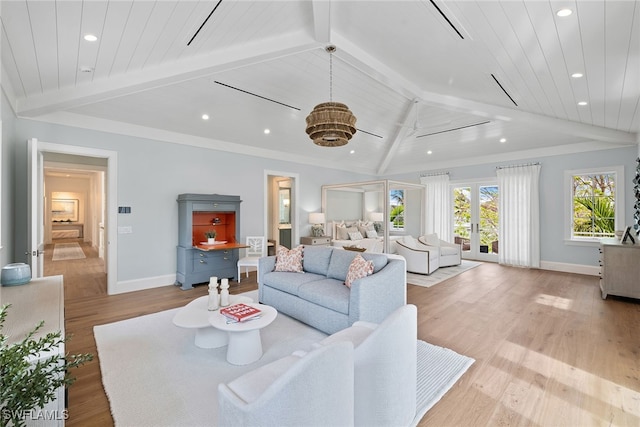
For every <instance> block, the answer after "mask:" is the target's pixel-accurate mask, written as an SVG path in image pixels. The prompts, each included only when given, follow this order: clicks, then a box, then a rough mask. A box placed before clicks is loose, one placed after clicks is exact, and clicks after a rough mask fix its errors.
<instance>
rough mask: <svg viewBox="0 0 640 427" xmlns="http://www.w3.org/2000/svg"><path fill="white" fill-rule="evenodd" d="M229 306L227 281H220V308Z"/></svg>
mask: <svg viewBox="0 0 640 427" xmlns="http://www.w3.org/2000/svg"><path fill="white" fill-rule="evenodd" d="M228 305H229V279H222V280H221V281H220V307H226V306H228Z"/></svg>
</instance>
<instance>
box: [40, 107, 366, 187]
mask: <svg viewBox="0 0 640 427" xmlns="http://www.w3.org/2000/svg"><path fill="white" fill-rule="evenodd" d="M29 120H34V121H39V122H46V123H54V124H60V125H65V126H73V127H77V128H82V129H89V130H96V131H100V132H105V133H113V134H118V135H127V136H134V137H138V138H145V139H150V140H155V141H162V142H169V143H173V144H180V145H188V146H193V147H200V148H206V149H209V150H218V151H226V152H230V153H237V154H243V155H247V156H254V157H262V158H267V159H273V160H280V161H287V162H293V163H300V164H305V165H313V166H317V165H318V159H317V158H315V157H309V156H301V155H296V154H291V153H289V154H287V156H286V160H285V159H283V157H282V152H281V151H274V150H269V149H266V148H257V147H253V146H248V145H243V144H236V143H233V142H227V141H222V140H219V139H214V138H203V137H199V136H194V135H187V134H183V133H178V132H171V131H166V130H162V129H156V128H150V127H146V126H140V125H134V124H130V123H123V122H116V121H113V120H106V119H101V118H97V117H90V116H85V115H82V114H75V113H69V112H64V111H61V112H55V113H51V114H47V115H43V116H39V117H37V118H30V119H29ZM348 160H349V159H348V158H347V159H345V161H339V159H336V160H335V161H334V162H323V167H326V168H329V169H337V170H346V171H352V172H355V173H361V174H366V175H373V174H374V173H375V171H373V170H371V169H369V168H359V167H354V166H353V165H352V164H351V163H350V162H349V161H348Z"/></svg>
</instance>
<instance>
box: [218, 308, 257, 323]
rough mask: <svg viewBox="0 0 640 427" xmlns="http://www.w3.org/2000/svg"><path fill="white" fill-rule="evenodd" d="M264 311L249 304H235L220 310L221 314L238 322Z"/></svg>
mask: <svg viewBox="0 0 640 427" xmlns="http://www.w3.org/2000/svg"><path fill="white" fill-rule="evenodd" d="M260 313H262V311H260V309H257V308H255V307H252V306H250V305H247V304H234V305H230V306H229V307H225V308H223V309H221V310H220V314H222V315H223V316H225V317H228V318H229V319H232V320H235V321H236V322H244V321H245V320H249V319H252V318H254V317H256V316H258V315H260Z"/></svg>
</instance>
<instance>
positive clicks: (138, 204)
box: [2, 107, 372, 284]
mask: <svg viewBox="0 0 640 427" xmlns="http://www.w3.org/2000/svg"><path fill="white" fill-rule="evenodd" d="M9 109H10V108H9V107H6V108H3V112H5V111H6V110H9ZM5 115H6V114H5ZM7 122H9V123H7ZM5 123H6V124H9V126H5V128H4V130H5V132H4V138H3V139H4V150H5V153H4V154H5V156H4V157H3V174H6V173H7V172H8V171H7V169H6V166H7V165H9V164H15V165H16V167H15V174H14V176H12V177H9V179H3V182H2V185H3V190H5V191H3V193H2V197H3V201H2V221H3V235H2V238H3V240H4V242H3V243H6V242H9V241H13V242H14V245H9V244H7V245H6V250H4V251H3V253H2V256H3V265H4V264H5V263H6V262H9V261H12V262H26V261H27V260H26V258H25V256H24V252H25V250H26V249H27V226H28V221H27V200H26V193H27V168H26V166H27V163H26V162H27V143H26V141H27V140H28V139H29V138H37V139H38V140H39V141H44V142H50V143H58V144H66V145H75V146H83V147H91V148H98V149H104V150H111V151H116V152H117V153H118V202H117V203H118V206H131V212H132V213H131V214H120V215H118V226H131V227H132V228H133V233H132V234H120V235H118V246H117V253H118V278H117V280H118V282H123V281H131V280H136V279H144V278H153V277H157V276H165V275H170V274H175V271H176V245H177V240H178V231H177V229H178V204H177V203H176V196H177V195H178V194H180V193H206V194H212V193H218V194H229V195H239V196H240V197H241V199H242V200H243V202H242V204H241V218H240V221H241V234H242V236H241V238H242V239H244V236H246V235H263V234H265V230H264V229H263V228H264V215H265V212H264V188H265V183H264V174H265V170H271V171H279V172H287V173H292V174H299V177H300V178H299V182H298V185H299V193H298V196H299V197H298V201H297V204H296V206H297V208H298V212H299V220H300V229H301V230H302V232H301V235H305V234H304V230H309V229H310V227H309V225H308V224H307V221H308V212H318V211H319V210H320V207H321V190H320V189H321V186H322V184H327V183H343V182H352V181H365V180H370V179H371V178H372V177H371V176H366V175H361V174H354V173H350V172H342V171H337V170H333V169H327V168H320V167H313V166H309V165H300V164H296V163H291V162H286V161H279V160H268V159H263V158H259V157H252V156H247V155H240V154H234V153H228V152H223V151H216V150H214V149H205V148H197V147H191V146H183V145H178V144H172V143H165V142H160V141H154V140H149V139H143V138H137V137H129V136H123V135H117V134H110V133H105V132H97V131H91V130H86V129H79V128H74V127H69V126H61V125H54V124H49V123H44V122H38V121H33V120H27V119H20V118H15V117H7V119H6V121H5ZM11 125H13V126H11ZM309 143H310V141H309ZM212 148H214V147H212ZM7 153H8V154H7ZM12 190H15V197H12V195H11V192H12ZM13 206H15V209H13V210H14V211H15V217H14V218H12V217H11V216H10V213H9V212H10V211H11V210H12V207H13ZM112 214H115V213H112ZM5 222H6V223H7V224H8V227H9V228H11V229H15V236H14V238H13V239H11V238H10V237H11V236H9V235H7V234H6V233H5V230H4V224H5ZM166 284H168V283H166Z"/></svg>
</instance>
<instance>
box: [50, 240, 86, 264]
mask: <svg viewBox="0 0 640 427" xmlns="http://www.w3.org/2000/svg"><path fill="white" fill-rule="evenodd" d="M82 258H86V256H85V255H84V252H82V248H81V247H80V245H79V244H77V243H76V242H73V243H56V245H55V246H54V247H53V258H51V259H52V260H53V261H68V260H70V259H82Z"/></svg>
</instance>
